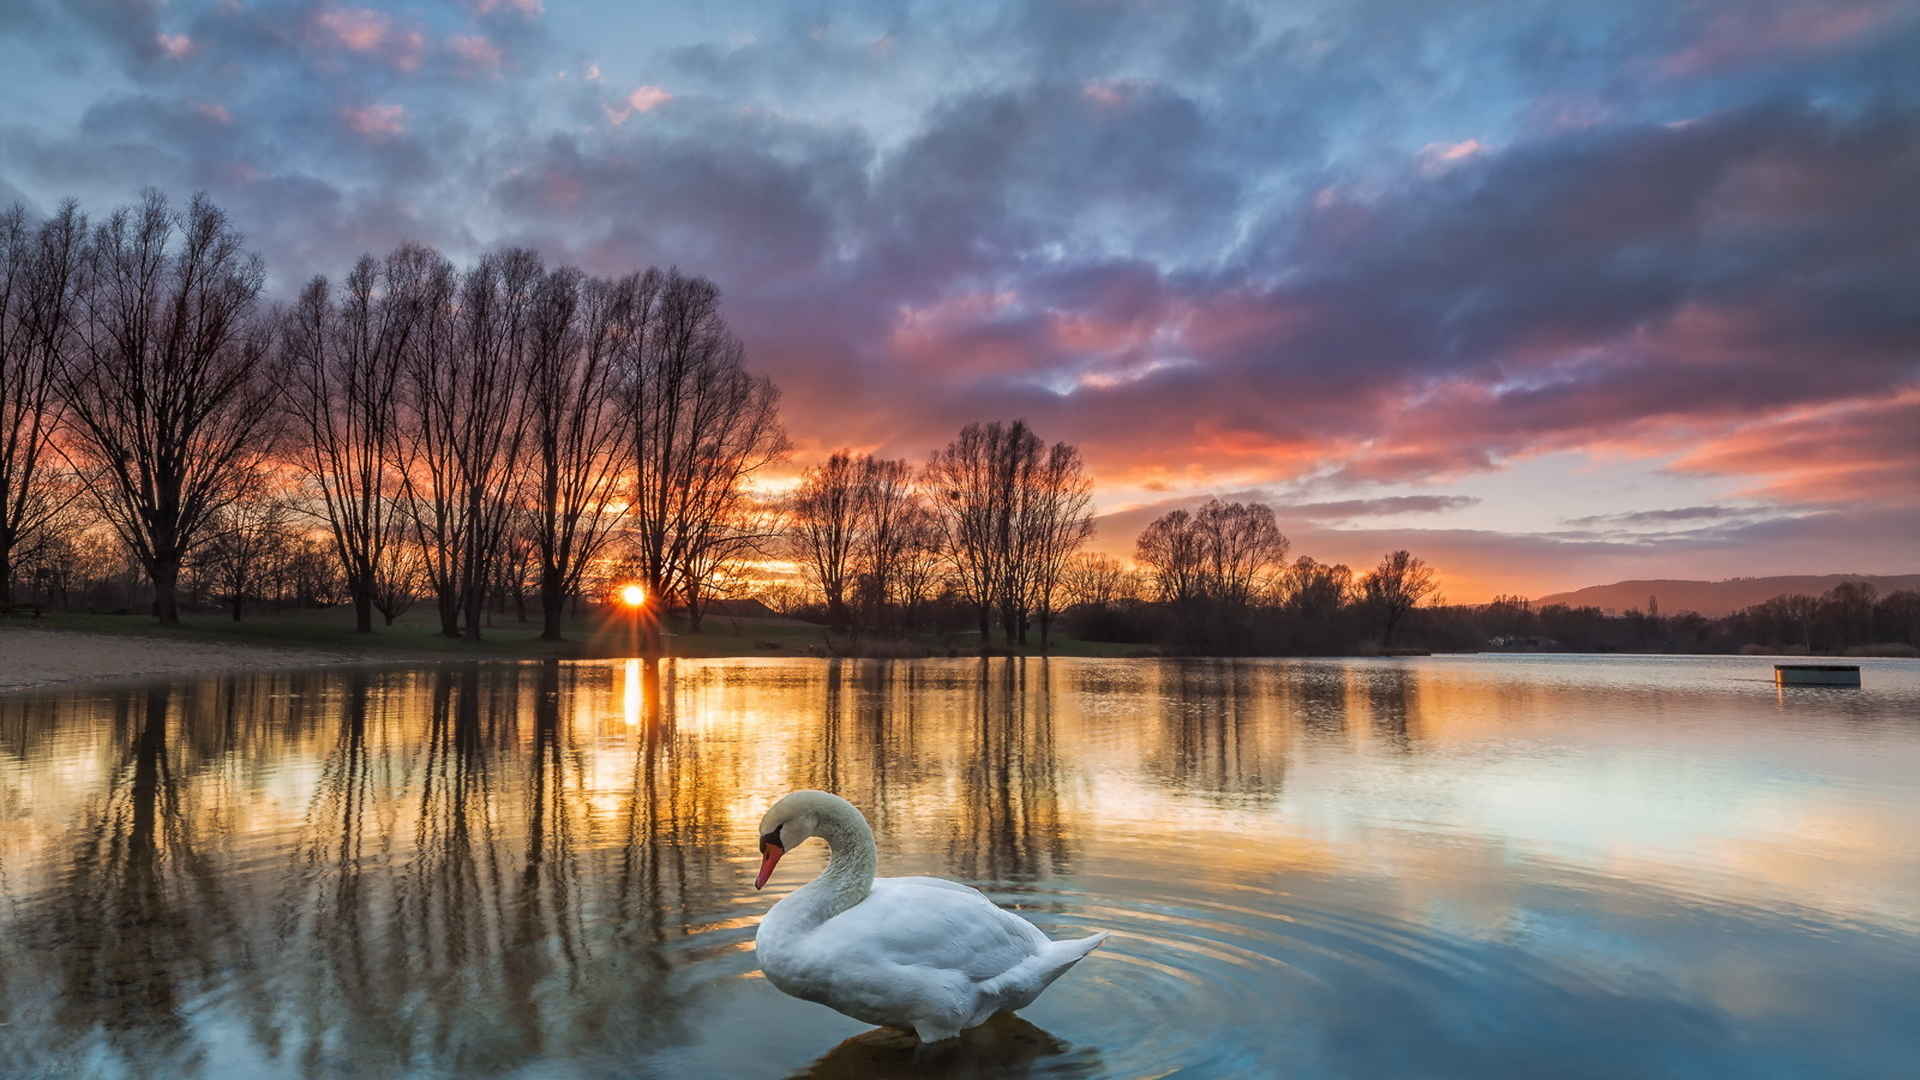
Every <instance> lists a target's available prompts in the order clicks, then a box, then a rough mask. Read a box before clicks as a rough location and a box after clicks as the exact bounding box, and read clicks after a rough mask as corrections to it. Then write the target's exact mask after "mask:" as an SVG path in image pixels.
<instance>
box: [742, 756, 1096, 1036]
mask: <svg viewBox="0 0 1920 1080" xmlns="http://www.w3.org/2000/svg"><path fill="white" fill-rule="evenodd" d="M761 831H762V833H763V834H766V835H767V836H768V837H771V836H775V835H778V836H780V837H782V838H783V840H785V841H791V842H792V844H795V845H797V844H799V843H800V842H801V841H803V840H804V839H805V838H806V837H807V836H819V837H821V838H822V839H824V840H826V842H827V845H828V847H829V848H831V850H832V854H831V856H830V858H829V859H828V862H827V869H826V870H825V871H824V872H823V873H821V875H820V876H819V877H817V878H815V879H814V880H812V881H810V882H808V883H807V884H806V885H803V886H801V887H800V888H799V889H798V890H796V891H795V892H794V893H793V894H792V895H790V896H788V897H787V898H786V899H784V900H781V901H780V902H779V903H777V904H775V905H774V906H773V910H771V911H769V912H767V915H766V917H765V918H764V919H762V920H761V921H760V929H759V931H758V932H757V933H756V935H755V937H754V950H755V952H756V953H758V955H759V958H760V967H761V969H762V970H763V971H765V972H766V975H767V981H768V982H771V983H772V984H773V985H774V986H775V987H777V988H779V989H780V990H782V991H784V992H785V993H788V994H791V995H793V996H794V997H797V998H801V999H804V1000H806V1001H812V1002H817V1003H819V1004H821V1005H825V1006H827V1007H829V1008H832V1009H836V1010H838V1011H840V1012H843V1013H845V1014H847V1015H848V1016H851V1017H853V1018H854V1019H856V1020H863V1021H865V1022H867V1023H869V1024H883V1025H886V1026H888V1027H896V1028H909V1029H912V1030H913V1032H914V1033H915V1034H917V1035H918V1036H919V1037H920V1038H921V1039H922V1040H924V1041H926V1042H936V1041H939V1040H941V1039H947V1038H952V1037H953V1036H955V1035H958V1034H959V1033H960V1032H961V1031H963V1030H965V1029H966V1028H970V1027H974V1026H975V1025H978V1024H982V1023H985V1022H986V1021H987V1020H988V1019H989V1018H991V1017H992V1016H994V1015H995V1014H996V1013H1002V1012H1010V1011H1012V1010H1014V1009H1019V1008H1023V1007H1024V1006H1026V1005H1028V1004H1030V1003H1031V1002H1032V1001H1033V999H1034V998H1037V997H1039V996H1040V992H1041V991H1042V990H1045V989H1046V988H1047V986H1048V984H1050V983H1052V982H1053V980H1055V979H1057V978H1059V977H1060V976H1061V975H1062V974H1064V973H1065V972H1066V970H1067V969H1068V968H1070V967H1072V966H1073V965H1074V964H1076V963H1078V962H1079V961H1080V959H1081V958H1082V957H1084V956H1086V955H1087V954H1088V953H1089V952H1092V951H1093V949H1094V947H1095V946H1097V945H1099V944H1100V942H1102V941H1103V940H1105V939H1106V936H1107V935H1106V934H1104V933H1100V934H1095V935H1093V936H1092V937H1086V938H1081V939H1079V940H1077V941H1052V940H1050V939H1048V937H1047V936H1046V935H1045V934H1043V933H1041V932H1040V928H1039V927H1037V926H1035V925H1033V924H1032V923H1030V922H1028V921H1027V920H1025V919H1023V918H1021V917H1020V916H1018V915H1015V914H1014V913H1013V912H1011V911H1007V910H1005V909H1003V908H1000V907H998V906H996V905H995V904H994V903H993V901H991V900H989V899H987V898H986V896H985V895H984V894H982V893H981V892H980V891H979V890H978V889H973V888H970V887H968V886H966V885H961V884H958V883H956V882H952V881H942V880H941V879H939V878H929V877H902V878H877V879H876V878H875V877H874V876H873V872H874V864H875V861H876V857H875V851H874V846H873V833H872V831H871V830H870V829H869V828H868V827H867V821H866V818H864V817H862V816H861V814H860V811H859V810H857V809H855V808H854V807H853V805H852V804H851V803H848V802H847V801H846V800H845V799H842V798H840V797H839V796H837V795H829V794H826V793H825V792H818V791H797V792H794V793H793V794H791V795H788V796H787V797H786V798H784V799H782V800H780V802H779V803H776V804H775V806H774V808H773V810H770V811H768V813H767V817H766V819H765V821H764V822H763V823H762V829H761ZM789 846H790V845H788V844H786V843H784V842H782V843H780V844H779V847H780V849H781V850H782V851H784V850H785V849H786V848H787V847H789ZM778 859H779V855H778V854H774V855H771V856H769V861H768V862H767V864H766V869H765V871H763V877H762V880H764V874H765V873H766V872H770V871H771V868H772V865H773V863H774V862H777V861H778Z"/></svg>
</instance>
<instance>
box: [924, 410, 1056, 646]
mask: <svg viewBox="0 0 1920 1080" xmlns="http://www.w3.org/2000/svg"><path fill="white" fill-rule="evenodd" d="M1039 449H1040V440H1039V439H1038V438H1036V437H1035V436H1034V434H1033V432H1031V431H1029V430H1028V429H1027V425H1026V424H1025V422H1023V421H1018V420H1016V421H1014V422H1013V423H1011V424H1002V423H1000V422H998V421H995V422H993V423H990V424H979V423H974V424H968V425H967V426H966V427H964V428H961V429H960V435H959V437H958V438H956V439H954V440H953V441H952V442H950V443H948V444H947V445H946V447H945V448H944V449H941V450H937V451H935V452H934V453H933V455H932V456H931V457H930V458H928V460H927V467H926V471H925V477H926V479H925V483H926V487H927V491H928V494H929V498H930V500H931V503H932V506H933V508H934V510H935V512H936V513H937V514H938V515H939V519H940V525H941V547H942V549H943V550H944V551H945V553H946V555H947V558H948V560H949V561H950V562H951V563H952V565H953V571H954V575H953V576H954V583H955V585H956V586H957V587H958V588H959V590H960V593H961V595H962V596H963V597H964V598H965V599H966V601H967V603H969V604H970V605H972V607H973V608H974V611H975V613H976V615H977V616H978V618H979V624H980V644H981V645H982V646H984V645H986V644H987V640H988V633H989V630H990V628H991V623H992V616H993V610H994V606H995V605H996V604H998V605H1000V608H1001V613H1002V620H1003V626H1004V628H1005V631H1006V635H1007V640H1008V641H1009V642H1011V641H1012V640H1013V639H1014V638H1015V637H1016V636H1017V635H1018V626H1017V621H1018V619H1019V612H1018V609H1019V607H1021V606H1023V605H1024V603H1025V597H1026V591H1025V581H1026V572H1027V570H1026V568H1025V567H1022V566H1019V565H1017V564H1018V562H1019V560H1018V559H1017V558H1016V544H1017V541H1018V538H1019V536H1020V531H1019V514H1020V507H1019V498H1020V495H1021V492H1022V490H1023V486H1024V482H1025V478H1026V477H1027V476H1028V475H1029V474H1030V473H1031V471H1032V470H1033V468H1034V465H1035V462H1036V460H1037V458H1038V456H1039Z"/></svg>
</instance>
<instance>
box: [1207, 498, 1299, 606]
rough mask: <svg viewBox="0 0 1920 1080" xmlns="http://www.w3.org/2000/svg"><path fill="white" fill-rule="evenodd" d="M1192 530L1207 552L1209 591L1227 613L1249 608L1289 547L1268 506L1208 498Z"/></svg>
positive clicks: (1275, 570) (1284, 560)
mask: <svg viewBox="0 0 1920 1080" xmlns="http://www.w3.org/2000/svg"><path fill="white" fill-rule="evenodd" d="M1194 525H1195V527H1196V528H1197V529H1198V530H1199V533H1200V538H1201V545H1202V548H1203V550H1204V552H1205V574H1206V585H1207V591H1208V593H1209V595H1210V596H1211V597H1212V598H1213V599H1214V600H1215V601H1216V602H1218V603H1219V604H1220V605H1221V606H1222V607H1224V608H1225V609H1227V610H1228V611H1232V612H1242V611H1245V610H1246V609H1247V608H1248V607H1250V606H1252V604H1253V602H1254V601H1255V600H1256V599H1257V598H1258V597H1259V596H1260V595H1261V594H1262V593H1263V592H1265V591H1266V586H1267V584H1268V582H1269V581H1270V580H1271V579H1272V577H1273V575H1274V574H1275V573H1277V572H1278V571H1279V570H1280V569H1281V568H1283V567H1284V566H1285V565H1286V558H1287V549H1288V548H1289V547H1290V546H1291V545H1290V544H1289V543H1288V541H1287V538H1286V537H1285V536H1284V535H1282V534H1281V532H1280V529H1279V527H1278V526H1276V525H1275V524H1274V520H1273V508H1272V507H1269V506H1265V505H1263V504H1261V503H1237V502H1236V503H1223V502H1221V501H1220V500H1218V499H1212V500H1209V501H1208V503H1207V505H1205V506H1203V507H1201V508H1200V512H1199V513H1198V514H1196V515H1194Z"/></svg>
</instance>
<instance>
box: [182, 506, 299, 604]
mask: <svg viewBox="0 0 1920 1080" xmlns="http://www.w3.org/2000/svg"><path fill="white" fill-rule="evenodd" d="M263 486H264V485H263V484H260V483H252V484H249V485H248V488H249V490H250V491H251V492H252V494H251V495H250V496H248V497H246V498H241V499H236V500H234V501H233V502H230V503H228V504H227V505H226V506H224V507H222V508H221V509H220V511H219V512H218V513H216V514H215V515H214V517H213V522H212V524H211V525H209V527H208V536H207V539H206V541H205V542H204V543H203V544H201V546H200V554H199V557H198V560H197V561H198V562H199V564H200V569H201V571H202V572H203V573H204V574H205V575H206V578H207V580H208V581H209V582H210V583H211V584H212V585H213V586H214V588H215V590H216V591H218V592H219V593H220V594H221V595H222V596H224V597H225V599H226V602H227V607H228V610H229V611H231V612H232V614H233V621H234V622H239V621H240V616H241V612H242V609H243V608H244V607H245V605H246V601H247V597H248V596H254V595H258V594H259V593H260V592H261V584H262V583H263V582H264V581H265V580H266V578H267V577H268V571H269V567H270V564H271V562H272V559H273V556H274V554H275V552H276V551H277V550H278V549H279V548H280V547H281V546H282V545H284V544H285V543H286V542H287V540H288V537H289V528H288V521H287V510H286V507H285V505H284V504H282V503H281V502H280V501H279V500H277V499H274V498H272V497H270V496H268V495H267V494H265V493H264V492H263V491H262V490H261V489H262V487H263Z"/></svg>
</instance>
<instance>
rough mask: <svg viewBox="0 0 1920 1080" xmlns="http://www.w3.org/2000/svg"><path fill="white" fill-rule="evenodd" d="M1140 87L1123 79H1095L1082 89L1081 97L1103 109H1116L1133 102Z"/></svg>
mask: <svg viewBox="0 0 1920 1080" xmlns="http://www.w3.org/2000/svg"><path fill="white" fill-rule="evenodd" d="M1137 93H1138V87H1137V86H1136V85H1135V84H1133V83H1131V82H1128V81H1126V80H1122V79H1095V80H1093V81H1092V82H1089V83H1087V84H1085V85H1084V86H1082V87H1080V96H1081V97H1083V98H1086V99H1087V100H1088V101H1091V102H1093V103H1094V104H1095V105H1098V106H1100V107H1102V108H1108V109H1111V108H1116V107H1118V106H1121V105H1125V104H1126V103H1127V102H1129V101H1132V100H1133V98H1134V96H1135V95H1136V94H1137Z"/></svg>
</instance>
